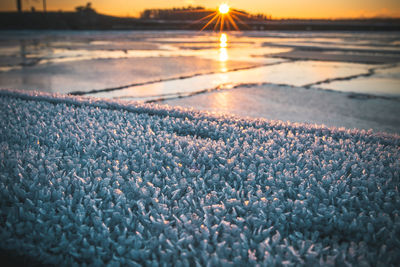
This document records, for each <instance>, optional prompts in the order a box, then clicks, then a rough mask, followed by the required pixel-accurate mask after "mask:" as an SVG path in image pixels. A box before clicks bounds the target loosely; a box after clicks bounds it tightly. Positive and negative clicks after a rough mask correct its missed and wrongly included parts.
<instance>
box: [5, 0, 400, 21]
mask: <svg viewBox="0 0 400 267" xmlns="http://www.w3.org/2000/svg"><path fill="white" fill-rule="evenodd" d="M220 1H221V0H220ZM222 1H227V0H222ZM86 2H88V1H82V0H51V1H47V10H48V11H59V10H62V11H74V10H75V7H77V6H79V5H80V6H81V5H85V3H86ZM90 2H91V3H92V7H93V8H94V9H95V10H96V11H97V12H99V13H102V14H108V15H114V16H134V17H138V16H139V15H140V12H142V11H143V10H144V9H152V8H161V9H163V8H173V7H182V6H187V5H189V4H190V5H192V6H198V5H200V6H204V7H205V8H207V9H212V8H215V7H216V6H215V4H216V2H215V0H202V1H199V0H184V1H182V0H171V1H163V0H148V1H137V0H133V1H126V0H114V1H107V0H91V1H90ZM22 3H23V4H22V7H23V10H24V11H28V12H30V11H31V7H34V8H35V9H36V10H37V11H41V10H42V8H43V5H42V0H39V1H36V0H32V1H28V0H24V1H22ZM229 5H230V6H231V8H230V12H232V9H239V10H244V11H246V12H249V13H252V14H257V13H264V14H268V15H271V16H272V18H278V19H279V18H301V19H307V18H314V19H315V18H325V19H337V18H360V17H363V18H371V17H385V16H387V17H398V18H400V1H398V0H380V1H378V0H371V1H366V0H353V1H348V0H327V1H321V0H287V1H282V0H268V1H265V0H250V1H248V0H246V1H245V0H229ZM217 8H218V7H217ZM0 11H16V1H15V0H1V1H0ZM230 12H229V13H230Z"/></svg>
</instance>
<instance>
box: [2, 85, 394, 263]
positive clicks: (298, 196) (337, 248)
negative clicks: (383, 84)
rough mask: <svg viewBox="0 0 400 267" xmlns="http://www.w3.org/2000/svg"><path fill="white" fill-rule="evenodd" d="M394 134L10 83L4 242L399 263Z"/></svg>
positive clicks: (51, 254)
mask: <svg viewBox="0 0 400 267" xmlns="http://www.w3.org/2000/svg"><path fill="white" fill-rule="evenodd" d="M399 145H400V138H399V137H398V136H396V135H386V134H374V133H372V132H365V131H357V130H346V129H333V128H326V127H323V126H312V125H305V124H291V123H282V122H278V121H266V120H254V119H252V120H250V119H248V120H246V119H242V118H237V117H231V116H225V115H217V114H207V113H204V112H195V111H191V110H186V109H181V108H171V107H162V106H157V105H151V104H134V103H128V102H118V101H107V100H95V99H90V98H79V97H72V96H61V95H48V94H45V93H22V92H16V91H7V90H2V91H0V247H1V248H2V249H7V250H12V251H16V252H18V253H21V254H23V255H26V256H29V257H34V258H35V259H38V260H40V261H41V262H43V263H50V264H57V265H66V266H70V265H76V264H79V265H93V266H102V265H112V266H118V265H121V266H125V265H126V266H139V265H147V266H158V265H162V266H164V265H174V266H206V265H209V266H229V265H236V266H240V265H241V266H243V265H245V264H247V265H256V264H261V265H263V266H272V265H289V266H290V265H307V266H313V265H339V266H344V265H346V264H350V265H366V266H367V265H374V266H375V265H381V266H390V265H396V264H398V263H399V262H400V238H399V237H400V218H399V208H400V195H399V173H400V166H399V165H400V164H399V162H400V161H399V158H400V157H399V154H400V153H399Z"/></svg>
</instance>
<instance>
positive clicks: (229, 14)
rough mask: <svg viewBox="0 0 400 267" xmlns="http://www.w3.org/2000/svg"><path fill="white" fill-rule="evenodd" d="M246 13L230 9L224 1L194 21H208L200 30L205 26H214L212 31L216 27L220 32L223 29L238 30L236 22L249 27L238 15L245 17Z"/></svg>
mask: <svg viewBox="0 0 400 267" xmlns="http://www.w3.org/2000/svg"><path fill="white" fill-rule="evenodd" d="M246 16H247V14H246V13H243V12H241V11H238V10H235V9H231V8H230V6H229V5H228V4H226V3H224V4H221V5H219V7H218V8H217V9H216V10H215V11H214V12H212V13H211V14H209V15H207V16H205V17H203V18H201V19H199V20H197V21H195V23H199V22H201V21H206V20H208V22H207V23H206V24H205V25H204V26H203V28H201V30H200V31H202V30H204V29H206V28H207V27H209V26H210V28H211V27H212V26H214V31H215V30H216V29H218V27H219V31H220V32H222V31H224V30H228V31H230V30H232V29H234V30H236V31H239V27H238V25H237V23H236V22H238V23H240V24H242V25H243V26H245V27H247V28H249V27H248V26H247V25H246V24H245V23H244V22H243V21H242V20H241V19H240V18H239V17H246Z"/></svg>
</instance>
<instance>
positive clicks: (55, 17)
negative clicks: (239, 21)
mask: <svg viewBox="0 0 400 267" xmlns="http://www.w3.org/2000/svg"><path fill="white" fill-rule="evenodd" d="M203 26H204V23H197V24H195V23H193V21H182V20H150V19H137V18H123V17H113V16H107V15H102V14H98V13H94V12H90V13H87V12H47V13H43V12H22V13H18V12H0V30H200V29H201V28H202V27H203ZM239 26H240V25H239ZM209 28H210V29H213V28H214V25H210V27H209ZM240 30H244V31H246V30H259V31H263V30H277V31H278V30H279V31H400V19H346V20H344V19H343V20H297V19H286V20H267V21H266V20H262V21H255V20H253V21H246V26H241V27H240Z"/></svg>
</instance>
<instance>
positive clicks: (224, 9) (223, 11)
mask: <svg viewBox="0 0 400 267" xmlns="http://www.w3.org/2000/svg"><path fill="white" fill-rule="evenodd" d="M218 10H219V13H221V14H228V12H229V6H228V5H227V4H221V5H220V6H219V8H218Z"/></svg>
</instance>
